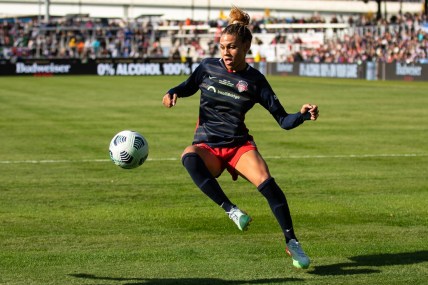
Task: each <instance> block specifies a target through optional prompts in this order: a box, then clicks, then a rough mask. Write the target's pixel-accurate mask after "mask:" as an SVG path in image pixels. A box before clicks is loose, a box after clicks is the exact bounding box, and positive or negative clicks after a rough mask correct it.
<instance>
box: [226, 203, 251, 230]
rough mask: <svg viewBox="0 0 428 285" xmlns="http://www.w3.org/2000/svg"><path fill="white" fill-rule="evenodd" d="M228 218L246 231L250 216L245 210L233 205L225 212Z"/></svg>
mask: <svg viewBox="0 0 428 285" xmlns="http://www.w3.org/2000/svg"><path fill="white" fill-rule="evenodd" d="M226 213H227V214H228V215H229V218H230V219H231V220H232V221H233V222H234V223H235V224H236V225H237V226H238V229H240V230H241V231H246V230H247V229H248V225H249V224H250V222H251V217H250V216H248V215H247V214H246V213H245V212H243V211H241V210H240V209H239V208H238V207H236V206H235V207H233V208H232V209H230V211H229V212H226Z"/></svg>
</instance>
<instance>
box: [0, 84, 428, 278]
mask: <svg viewBox="0 0 428 285" xmlns="http://www.w3.org/2000/svg"><path fill="white" fill-rule="evenodd" d="M184 79H185V77H91V76H85V77H83V76H82V77H51V78H45V77H38V78H34V77H1V78H0V86H1V90H0V142H1V143H0V284H120V285H125V284H133V285H135V284H151V285H154V284H171V285H172V284H186V285H187V284H190V285H196V284H198V285H199V284H201V285H205V284H213V285H220V284H226V285H239V284H314V285H319V284H388V285H390V284H412V285H416V284H426V280H427V276H428V266H427V265H428V202H427V201H428V132H427V131H428V111H426V109H425V106H427V105H428V82H419V83H418V82H382V81H377V82H374V81H371V82H370V81H360V80H330V79H314V78H293V77H269V78H268V79H269V80H270V82H271V84H272V86H273V88H274V90H275V91H276V93H277V94H278V97H279V98H280V100H281V102H282V103H283V105H284V106H285V107H286V110H287V111H289V112H296V111H297V110H298V109H299V108H300V106H301V105H302V104H303V103H306V102H310V103H316V104H318V105H319V106H320V117H319V120H318V121H316V122H306V123H305V124H304V125H302V126H300V127H299V128H297V129H294V130H292V131H283V130H281V129H280V128H279V126H278V125H277V124H276V122H275V121H274V119H273V118H272V117H271V116H270V115H269V114H268V112H267V111H266V110H264V109H263V108H261V107H260V106H256V107H255V108H254V109H253V110H252V111H251V112H250V113H249V114H248V116H247V126H248V127H249V128H250V130H251V133H252V134H253V136H254V137H255V140H256V142H257V143H258V146H259V148H260V152H261V153H262V155H263V156H264V157H265V158H266V161H267V162H268V164H269V166H270V170H271V173H272V175H273V176H274V177H275V179H276V180H277V182H278V184H279V185H280V186H281V187H282V188H283V190H284V191H285V193H286V195H287V199H288V201H289V204H290V208H291V211H292V215H293V218H294V224H295V228H296V231H297V234H298V236H299V238H300V241H301V242H302V244H303V247H304V248H305V250H306V252H307V253H308V255H310V257H311V259H312V264H311V267H310V268H309V269H308V270H297V269H295V268H294V267H293V266H292V264H291V259H290V258H289V257H288V256H287V255H286V254H285V252H284V242H283V237H282V233H281V232H280V229H279V226H278V225H277V223H276V221H275V219H274V217H273V215H272V214H271V212H270V208H269V206H268V205H267V202H266V201H265V200H264V198H263V197H262V195H260V194H259V193H258V192H257V190H256V189H255V188H254V187H253V186H252V185H251V184H249V183H248V182H246V181H244V180H242V179H239V180H238V181H236V182H233V181H232V180H231V179H230V177H229V175H228V174H227V173H224V175H223V176H221V177H220V178H219V180H220V183H221V185H222V186H223V187H224V189H225V192H226V193H227V194H228V195H229V196H230V197H231V199H232V201H233V202H235V203H236V204H238V205H239V206H240V207H241V208H243V209H245V210H246V211H247V212H248V213H249V214H250V215H251V216H252V217H253V218H254V221H253V223H252V224H251V226H250V230H249V231H247V232H244V233H242V232H240V231H238V230H237V228H236V227H235V225H234V224H233V223H232V222H231V221H230V220H229V219H228V217H227V216H226V215H225V214H224V213H223V212H222V210H221V209H220V208H219V207H217V206H216V205H215V204H214V203H212V202H211V201H210V200H209V199H207V198H206V197H205V196H204V195H203V194H202V193H201V192H199V190H198V189H197V188H196V186H194V185H193V183H192V182H191V179H190V178H189V176H188V174H187V173H186V171H185V169H184V168H183V167H182V166H181V162H180V160H179V157H180V154H181V152H182V150H183V149H184V148H185V147H186V146H187V145H189V144H190V143H191V140H192V136H193V130H194V127H195V123H196V119H197V111H198V110H197V109H198V98H199V96H194V97H191V98H186V99H180V100H179V101H178V104H177V106H176V107H175V108H173V109H166V108H164V107H163V106H162V104H161V98H162V96H163V94H164V93H165V92H166V90H167V89H168V88H169V87H172V86H174V85H175V84H178V83H180V82H181V81H182V80H184ZM124 129H133V130H137V131H139V132H141V133H142V134H144V136H145V137H146V138H147V140H148V141H149V145H150V155H149V160H148V161H146V163H145V164H144V165H142V166H141V167H140V168H138V169H134V170H123V169H120V168H119V167H117V166H115V165H114V164H113V163H112V162H110V161H109V157H108V145H109V143H110V140H111V138H112V137H113V135H114V134H115V133H117V132H118V131H120V130H124Z"/></svg>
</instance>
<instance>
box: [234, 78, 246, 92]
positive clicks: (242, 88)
mask: <svg viewBox="0 0 428 285" xmlns="http://www.w3.org/2000/svg"><path fill="white" fill-rule="evenodd" d="M236 88H238V91H239V92H244V91H247V90H248V83H247V82H245V81H243V80H239V82H238V83H237V84H236Z"/></svg>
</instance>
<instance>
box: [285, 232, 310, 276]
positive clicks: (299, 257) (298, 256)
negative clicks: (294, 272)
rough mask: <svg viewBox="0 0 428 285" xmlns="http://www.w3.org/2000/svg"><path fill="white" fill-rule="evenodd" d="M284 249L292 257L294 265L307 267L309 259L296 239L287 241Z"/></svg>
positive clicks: (302, 267)
mask: <svg viewBox="0 0 428 285" xmlns="http://www.w3.org/2000/svg"><path fill="white" fill-rule="evenodd" d="M285 251H286V252H287V253H288V255H289V256H291V258H292V259H293V265H294V267H297V268H301V269H306V268H308V267H309V264H310V263H311V261H310V260H309V257H308V256H307V255H306V253H305V252H304V251H303V249H302V247H301V246H300V243H299V242H298V241H296V240H295V239H292V240H290V241H289V242H287V247H286V248H285Z"/></svg>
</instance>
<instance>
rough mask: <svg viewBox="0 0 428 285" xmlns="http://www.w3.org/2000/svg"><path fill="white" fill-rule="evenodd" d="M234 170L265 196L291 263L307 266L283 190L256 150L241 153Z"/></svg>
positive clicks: (297, 265)
mask: <svg viewBox="0 0 428 285" xmlns="http://www.w3.org/2000/svg"><path fill="white" fill-rule="evenodd" d="M235 169H236V171H238V173H239V174H240V175H242V176H243V177H245V178H246V179H247V180H248V181H250V182H251V183H253V184H254V185H255V186H256V187H257V189H258V190H259V191H260V193H261V194H262V195H263V196H264V197H265V198H266V200H267V201H268V203H269V206H270V208H271V210H272V212H273V214H274V215H275V218H276V220H277V221H278V223H279V225H280V227H281V229H282V231H283V233H284V236H285V241H286V245H287V253H288V254H290V255H291V256H292V258H293V264H294V266H296V267H299V268H307V267H308V266H309V262H310V261H309V258H308V257H307V256H306V254H305V253H304V252H303V250H302V249H301V247H300V244H299V242H298V241H297V238H296V235H295V233H294V229H293V221H292V219H291V214H290V210H289V207H288V203H287V199H286V197H285V195H284V192H283V191H282V190H281V188H280V187H279V186H278V184H276V182H275V179H274V178H273V177H271V176H270V173H269V168H268V166H267V164H266V162H265V161H264V159H263V158H262V156H261V155H260V154H259V152H258V151H257V150H250V151H248V152H245V153H244V154H242V155H241V157H240V158H239V160H238V162H237V163H236V165H235Z"/></svg>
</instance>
